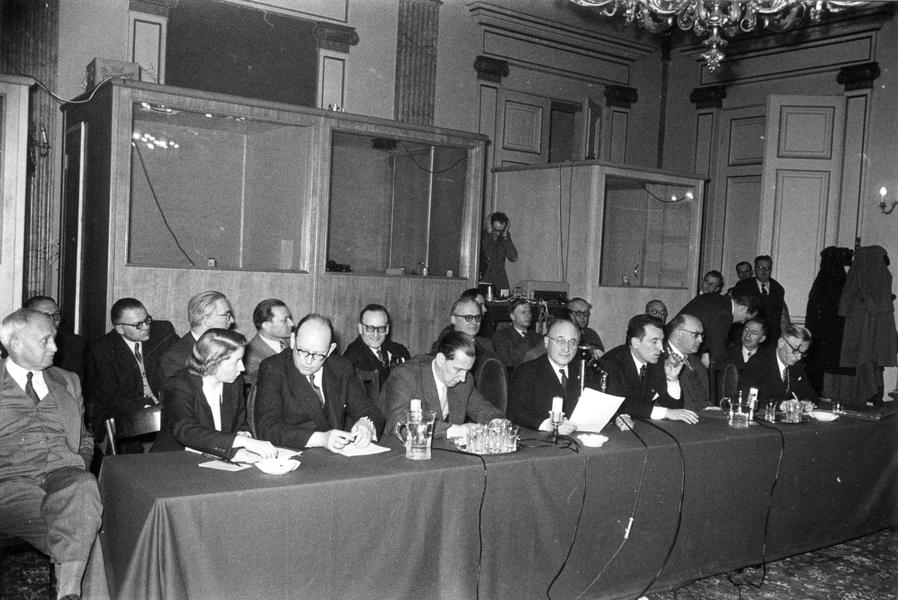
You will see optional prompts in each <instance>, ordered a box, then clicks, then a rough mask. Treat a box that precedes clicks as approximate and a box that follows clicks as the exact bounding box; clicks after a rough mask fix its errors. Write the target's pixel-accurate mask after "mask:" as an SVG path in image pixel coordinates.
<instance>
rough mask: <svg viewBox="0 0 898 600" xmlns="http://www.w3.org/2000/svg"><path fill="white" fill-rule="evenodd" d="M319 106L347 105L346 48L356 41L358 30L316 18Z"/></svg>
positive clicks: (347, 54)
mask: <svg viewBox="0 0 898 600" xmlns="http://www.w3.org/2000/svg"><path fill="white" fill-rule="evenodd" d="M315 38H316V39H317V40H318V93H317V94H316V103H317V106H318V108H328V109H331V110H345V109H346V61H347V60H348V59H349V49H350V47H352V46H355V45H356V44H358V43H359V34H358V33H356V30H355V29H353V28H352V27H346V26H345V25H335V24H334V23H323V22H318V23H316V24H315Z"/></svg>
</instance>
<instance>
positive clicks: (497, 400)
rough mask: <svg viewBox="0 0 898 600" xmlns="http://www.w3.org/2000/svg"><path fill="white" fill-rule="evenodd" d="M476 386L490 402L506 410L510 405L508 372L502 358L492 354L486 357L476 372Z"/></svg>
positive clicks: (503, 410)
mask: <svg viewBox="0 0 898 600" xmlns="http://www.w3.org/2000/svg"><path fill="white" fill-rule="evenodd" d="M474 386H475V387H476V388H477V391H479V392H480V394H481V395H482V396H483V397H484V398H486V399H487V401H488V402H489V403H490V404H492V405H493V406H495V407H496V408H498V409H499V410H501V411H502V412H505V409H506V407H507V406H508V373H507V371H506V370H505V365H504V364H502V361H501V360H499V359H498V358H495V357H492V356H491V357H488V358H487V359H485V360H484V361H483V362H482V363H481V364H480V365H479V366H478V369H477V373H475V374H474Z"/></svg>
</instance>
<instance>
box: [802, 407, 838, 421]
mask: <svg viewBox="0 0 898 600" xmlns="http://www.w3.org/2000/svg"><path fill="white" fill-rule="evenodd" d="M808 414H809V415H811V416H812V417H814V418H815V419H817V420H818V421H827V422H828V421H835V420H836V419H838V418H839V415H836V414H833V413H831V412H829V411H828V410H812V411H811V412H810V413H808Z"/></svg>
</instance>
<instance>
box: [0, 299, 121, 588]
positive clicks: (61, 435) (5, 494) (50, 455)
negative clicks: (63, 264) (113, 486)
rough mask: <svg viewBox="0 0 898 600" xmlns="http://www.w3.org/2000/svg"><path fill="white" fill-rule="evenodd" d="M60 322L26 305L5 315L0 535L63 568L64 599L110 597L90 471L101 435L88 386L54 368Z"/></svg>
mask: <svg viewBox="0 0 898 600" xmlns="http://www.w3.org/2000/svg"><path fill="white" fill-rule="evenodd" d="M55 336H56V326H55V325H54V324H53V321H52V320H51V319H50V317H48V316H47V315H45V314H44V313H41V312H38V311H35V310H31V309H27V308H23V309H20V310H17V311H16V312H14V313H12V314H11V315H9V316H7V317H6V318H5V319H3V322H2V324H0V341H2V343H3V345H4V347H5V348H6V349H7V351H8V353H9V357H8V358H7V359H4V360H3V361H0V406H2V410H0V533H4V534H7V535H14V536H17V537H20V538H22V539H24V540H26V541H28V543H30V544H32V545H33V546H34V547H35V548H37V549H38V550H40V551H41V552H43V553H45V554H49V555H50V557H51V558H52V560H53V563H54V565H55V572H56V588H57V597H58V598H62V599H63V600H77V599H78V598H80V597H81V594H82V593H83V594H84V595H85V597H88V598H93V597H97V598H101V597H108V593H109V592H108V590H107V588H106V581H105V569H104V563H103V552H102V548H101V547H100V542H99V539H98V538H97V532H99V530H100V524H101V520H102V514H103V506H102V504H101V501H100V492H99V490H98V489H97V480H96V478H95V477H94V476H93V474H92V473H90V472H89V471H88V470H87V467H88V465H90V461H91V456H92V455H93V449H94V444H93V442H94V440H93V437H92V436H91V435H90V432H89V431H88V430H87V428H86V427H85V425H84V404H83V402H82V398H81V384H80V383H79V381H78V378H77V377H76V376H75V375H74V374H73V373H70V372H68V371H64V370H62V369H59V368H57V367H53V366H52V365H53V354H54V353H55V352H56V344H55V342H54V338H55Z"/></svg>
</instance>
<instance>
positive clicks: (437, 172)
mask: <svg viewBox="0 0 898 600" xmlns="http://www.w3.org/2000/svg"><path fill="white" fill-rule="evenodd" d="M399 146H400V147H402V149H403V150H404V151H405V153H406V154H408V157H409V158H410V159H411V161H412V163H413V164H414V165H415V166H416V167H418V169H420V170H421V171H424V172H425V173H430V174H431V175H440V174H442V173H448V172H449V171H451V170H452V169H454V168H455V167H457V166H458V165H459V164H461V162H462V161H463V160H465V159H467V158H468V153H467V152H463V153H462V155H461V158H459V159H458V160H457V161H455V162H454V163H452V164H451V165H449V166H448V167H446V168H445V169H428V168H427V167H425V166H422V165H420V164H418V161H417V160H415V156H414V155H413V154H412V153H411V151H410V150H409V149H408V147H407V146H406V145H405V144H403V143H402V142H400V143H399ZM431 148H433V146H431ZM459 150H464V148H459Z"/></svg>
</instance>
